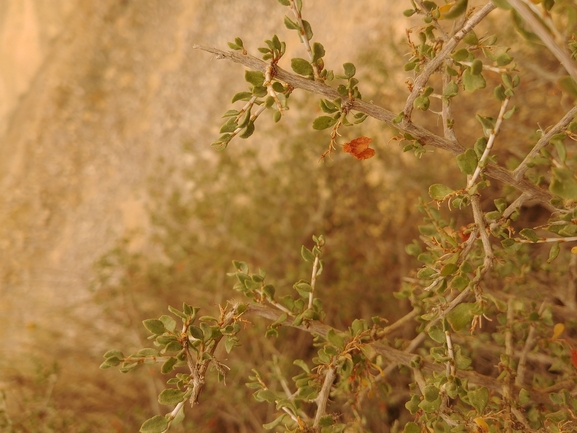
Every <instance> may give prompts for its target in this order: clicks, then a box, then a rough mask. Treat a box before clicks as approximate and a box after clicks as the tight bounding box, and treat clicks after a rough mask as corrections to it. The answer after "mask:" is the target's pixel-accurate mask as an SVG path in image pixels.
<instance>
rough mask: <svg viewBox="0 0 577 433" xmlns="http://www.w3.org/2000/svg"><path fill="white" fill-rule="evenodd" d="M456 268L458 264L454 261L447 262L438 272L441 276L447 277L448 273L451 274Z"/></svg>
mask: <svg viewBox="0 0 577 433" xmlns="http://www.w3.org/2000/svg"><path fill="white" fill-rule="evenodd" d="M458 269H459V266H458V265H456V264H455V263H448V264H446V265H445V266H443V267H442V268H441V273H440V274H441V276H443V277H448V276H449V275H453V274H454V273H455V272H457V270H458Z"/></svg>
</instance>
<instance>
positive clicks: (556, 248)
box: [547, 242, 561, 263]
mask: <svg viewBox="0 0 577 433" xmlns="http://www.w3.org/2000/svg"><path fill="white" fill-rule="evenodd" d="M560 251H561V247H560V245H559V242H555V243H554V244H553V246H552V247H551V250H550V251H549V258H548V259H547V263H551V262H552V261H553V260H555V259H556V258H557V256H558V255H559V252H560Z"/></svg>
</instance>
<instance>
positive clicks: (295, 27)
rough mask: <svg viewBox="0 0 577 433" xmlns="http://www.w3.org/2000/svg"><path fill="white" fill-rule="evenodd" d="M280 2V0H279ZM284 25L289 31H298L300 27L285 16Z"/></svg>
mask: <svg viewBox="0 0 577 433" xmlns="http://www.w3.org/2000/svg"><path fill="white" fill-rule="evenodd" d="M279 1H280V0H279ZM286 1H287V6H288V0H286ZM284 25H285V26H286V28H287V29H289V30H298V29H299V25H298V23H295V22H294V21H293V20H291V19H290V18H289V17H287V16H286V15H285V16H284Z"/></svg>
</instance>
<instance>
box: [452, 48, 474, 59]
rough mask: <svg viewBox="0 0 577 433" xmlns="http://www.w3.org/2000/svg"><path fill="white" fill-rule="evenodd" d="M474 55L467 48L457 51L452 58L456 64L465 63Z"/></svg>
mask: <svg viewBox="0 0 577 433" xmlns="http://www.w3.org/2000/svg"><path fill="white" fill-rule="evenodd" d="M470 56H472V54H471V53H470V52H469V50H467V49H466V48H461V49H460V50H458V51H456V52H455V54H453V55H452V56H451V57H452V58H453V60H454V61H456V62H464V61H466V60H468V59H469V57H470Z"/></svg>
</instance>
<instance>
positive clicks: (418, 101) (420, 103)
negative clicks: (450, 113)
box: [413, 95, 431, 111]
mask: <svg viewBox="0 0 577 433" xmlns="http://www.w3.org/2000/svg"><path fill="white" fill-rule="evenodd" d="M430 104H431V101H430V100H429V98H428V97H426V96H424V95H421V96H418V97H417V98H415V100H414V101H413V107H414V108H417V109H419V110H422V111H427V110H428V109H429V105H430Z"/></svg>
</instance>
